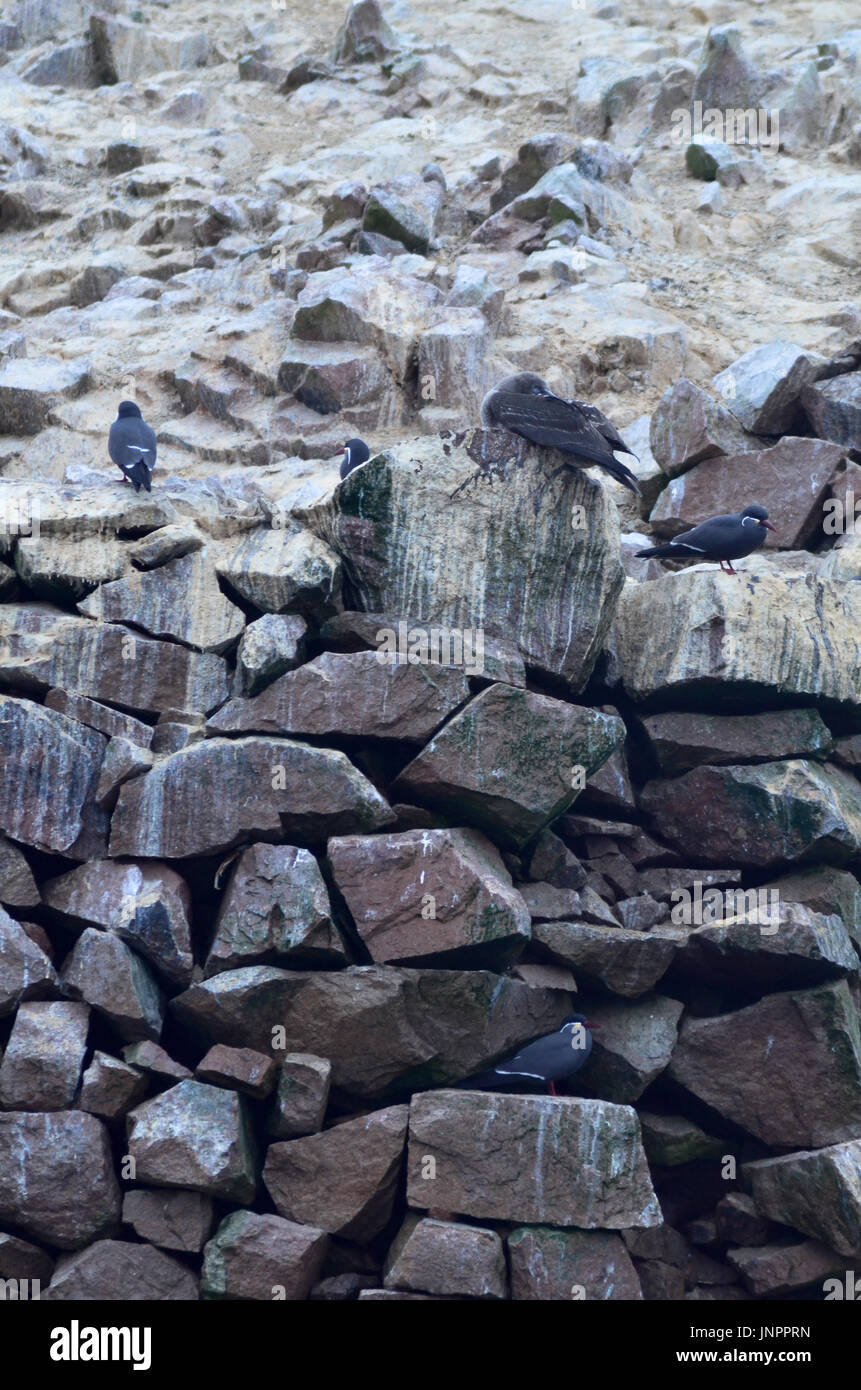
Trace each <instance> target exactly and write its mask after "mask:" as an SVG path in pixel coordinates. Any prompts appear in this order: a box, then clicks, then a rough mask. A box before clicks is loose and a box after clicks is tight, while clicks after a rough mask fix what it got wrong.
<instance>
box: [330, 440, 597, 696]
mask: <svg viewBox="0 0 861 1390" xmlns="http://www.w3.org/2000/svg"><path fill="white" fill-rule="evenodd" d="M555 466H556V456H555V455H552V454H551V455H550V457H549V458H545V457H544V455H543V453H542V452H540V451H538V450H534V449H533V448H531V447H530V446H529V445H527V444H526V442H525V441H524V440H522V439H520V438H519V437H518V436H516V435H509V434H507V433H506V432H505V431H499V430H497V431H486V430H475V431H470V432H467V433H466V434H465V435H463V436H461V435H457V436H454V437H452V438H450V439H444V438H443V439H440V438H433V439H426V438H422V439H416V440H409V441H407V442H405V443H403V444H399V445H397V446H396V447H394V448H393V449H391V450H389V451H387V452H386V453H383V454H381V455H379V456H378V457H377V458H375V459H373V460H371V462H369V463H368V464H366V465H365V466H364V467H363V468H360V469H357V470H355V471H354V472H353V473H351V474H350V475H349V477H348V478H346V479H345V481H344V482H343V483H342V484H341V485H340V486H339V487H337V488H336V489H335V493H334V495H333V496H332V498H331V499H329V500H327V501H323V502H320V503H317V504H315V505H314V506H313V507H311V508H310V509H308V511H307V513H306V514H305V519H306V521H307V524H308V525H309V526H310V527H311V529H312V530H313V531H314V532H315V533H316V534H317V535H318V536H320V537H322V538H323V540H325V541H326V542H327V543H328V544H329V545H330V546H331V547H332V548H333V549H334V550H336V551H337V552H338V554H339V555H341V557H342V559H343V562H344V567H345V571H346V573H347V574H348V576H349V580H350V585H351V587H352V589H353V590H354V592H355V594H356V596H357V600H358V601H357V605H356V606H357V607H359V608H362V609H365V610H367V611H368V612H372V613H392V614H396V615H397V616H398V617H400V618H403V619H406V620H408V621H409V622H410V625H411V627H413V628H424V629H425V631H426V632H430V633H431V634H432V633H433V630H434V629H436V630H440V629H442V630H443V631H445V630H449V631H450V630H454V631H456V632H459V633H462V634H464V635H466V634H472V632H473V630H474V629H475V628H476V627H477V628H478V631H479V632H480V633H481V634H482V635H483V639H486V638H488V637H496V638H503V639H505V640H506V641H514V642H515V643H516V644H517V647H518V649H519V651H520V653H521V655H522V656H523V658H524V660H525V661H527V662H528V663H529V664H530V665H532V666H536V667H538V668H540V669H541V670H543V671H545V672H549V673H551V674H553V675H556V676H561V677H563V679H564V680H565V681H567V682H568V684H569V685H571V686H572V687H573V688H575V689H579V688H581V687H582V685H583V684H584V683H585V681H586V680H587V679H588V676H589V673H590V671H591V669H592V667H593V665H594V663H595V660H596V658H597V656H598V653H599V651H600V649H601V646H602V644H603V640H604V637H605V634H606V632H607V629H608V626H609V623H610V620H611V617H612V614H613V610H614V608H615V604H616V600H617V598H618V595H619V590H620V588H621V586H622V583H623V578H624V576H623V571H622V566H621V561H620V560H619V555H618V529H617V527H618V522H617V519H616V512H615V508H614V507H613V506H612V504H611V501H610V498H609V495H608V493H607V491H606V489H605V488H604V487H603V486H602V485H601V484H599V483H597V482H594V481H593V480H592V479H591V478H590V477H588V476H586V475H585V474H583V473H582V472H580V471H579V470H578V469H567V470H565V472H564V473H563V474H561V475H560V476H559V477H558V478H556V479H555V480H551V476H550V475H551V472H552V469H553V468H554V467H555ZM471 480H472V481H471ZM497 480H498V481H499V482H500V483H501V486H497V485H496V483H497ZM455 493H456V494H457V495H456V496H453V494H455ZM476 615H480V617H477V616H476Z"/></svg>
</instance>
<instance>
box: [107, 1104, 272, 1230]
mask: <svg viewBox="0 0 861 1390" xmlns="http://www.w3.org/2000/svg"><path fill="white" fill-rule="evenodd" d="M245 1106H246V1102H245V1101H244V1100H243V1099H242V1097H241V1096H238V1095H237V1094H236V1092H235V1091H225V1090H222V1089H221V1087H219V1086H205V1085H203V1084H202V1083H201V1082H200V1081H180V1082H179V1084H178V1085H177V1086H173V1087H171V1089H170V1090H169V1091H165V1092H163V1094H162V1095H160V1096H156V1097H155V1098H154V1099H153V1100H148V1101H144V1103H143V1105H139V1106H138V1107H137V1109H135V1110H133V1111H132V1112H131V1114H130V1115H129V1117H128V1151H129V1154H130V1155H131V1156H132V1158H133V1159H134V1160H135V1163H136V1165H137V1166H136V1170H135V1171H136V1176H137V1180H138V1182H143V1183H153V1184H154V1185H155V1186H157V1187H181V1188H188V1189H189V1190H191V1191H192V1192H203V1193H205V1194H207V1195H208V1196H210V1197H220V1198H223V1199H224V1200H226V1201H232V1202H239V1203H240V1204H243V1205H244V1204H246V1203H248V1202H251V1201H252V1200H253V1198H254V1191H255V1187H256V1168H255V1153H254V1141H253V1137H252V1134H251V1129H250V1124H249V1120H248V1114H247V1111H246V1109H245Z"/></svg>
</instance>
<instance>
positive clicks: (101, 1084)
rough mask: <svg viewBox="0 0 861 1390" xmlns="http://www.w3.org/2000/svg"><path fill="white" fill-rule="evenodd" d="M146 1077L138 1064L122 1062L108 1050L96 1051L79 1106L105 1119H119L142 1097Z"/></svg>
mask: <svg viewBox="0 0 861 1390" xmlns="http://www.w3.org/2000/svg"><path fill="white" fill-rule="evenodd" d="M146 1092H147V1079H146V1077H145V1076H144V1075H143V1074H142V1072H140V1071H139V1070H138V1068H137V1067H130V1066H128V1065H127V1064H126V1063H125V1062H120V1061H118V1060H117V1058H116V1057H112V1056H111V1055H110V1053H108V1052H94V1053H93V1060H92V1062H91V1063H90V1065H89V1066H88V1067H87V1070H86V1071H85V1072H84V1077H83V1081H82V1082H81V1094H80V1096H79V1097H78V1109H79V1110H86V1111H87V1113H88V1114H90V1115H99V1116H100V1117H101V1118H102V1119H104V1120H117V1119H119V1118H120V1116H121V1115H125V1114H126V1112H127V1111H128V1110H131V1108H132V1106H133V1105H137V1103H138V1101H141V1100H143V1098H144V1096H145V1095H146Z"/></svg>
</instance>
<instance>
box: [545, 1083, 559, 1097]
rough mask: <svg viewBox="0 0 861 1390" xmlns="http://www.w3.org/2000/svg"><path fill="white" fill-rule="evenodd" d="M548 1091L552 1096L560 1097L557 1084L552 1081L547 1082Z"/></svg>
mask: <svg viewBox="0 0 861 1390" xmlns="http://www.w3.org/2000/svg"><path fill="white" fill-rule="evenodd" d="M547 1090H548V1091H549V1093H550V1095H551V1096H558V1094H559V1092H558V1091H557V1089H556V1085H555V1083H554V1082H552V1081H548V1082H547Z"/></svg>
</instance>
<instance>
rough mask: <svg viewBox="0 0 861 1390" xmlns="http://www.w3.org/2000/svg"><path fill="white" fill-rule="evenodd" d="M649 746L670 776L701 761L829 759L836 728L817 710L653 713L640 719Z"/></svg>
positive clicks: (759, 761)
mask: <svg viewBox="0 0 861 1390" xmlns="http://www.w3.org/2000/svg"><path fill="white" fill-rule="evenodd" d="M639 727H640V729H641V730H642V732H643V733H644V734H645V736H646V738H647V739H648V744H649V751H650V752H651V754H652V755H653V756H654V758H655V759H656V761H657V763H658V766H659V768H660V770H661V772H662V773H663V774H664V776H665V777H675V776H676V775H677V774H678V773H680V772H689V771H690V770H691V768H694V767H699V766H700V764H701V763H710V764H712V765H714V764H719V763H769V762H773V761H774V760H775V759H777V758H824V757H827V756H828V754H829V753H830V751H831V748H832V746H833V740H832V737H831V733H830V731H829V729H828V727H827V725H826V724H825V723H824V722H823V720H822V717H821V715H820V714H819V713H818V711H817V710H815V709H784V710H769V712H768V713H767V714H736V715H719V714H707V713H699V714H693V713H690V712H687V711H685V712H681V711H680V712H678V713H675V712H674V713H672V714H670V713H667V714H650V715H646V716H644V717H643V718H642V719H641V720H640V724H639Z"/></svg>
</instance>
